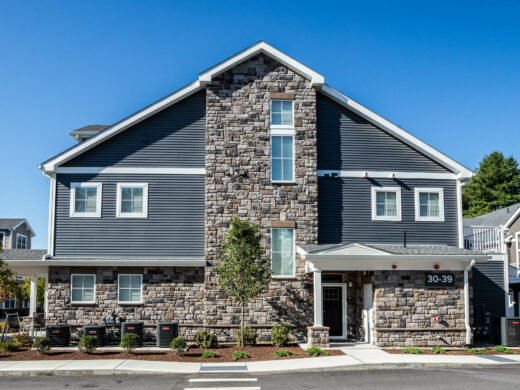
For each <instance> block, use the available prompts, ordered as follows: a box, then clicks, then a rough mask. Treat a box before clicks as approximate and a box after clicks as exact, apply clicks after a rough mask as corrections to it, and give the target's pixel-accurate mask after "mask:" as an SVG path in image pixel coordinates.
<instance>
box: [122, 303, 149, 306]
mask: <svg viewBox="0 0 520 390" xmlns="http://www.w3.org/2000/svg"><path fill="white" fill-rule="evenodd" d="M117 304H118V305H119V306H141V305H143V304H144V303H143V302H118V303H117Z"/></svg>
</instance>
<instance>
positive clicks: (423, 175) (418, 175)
mask: <svg viewBox="0 0 520 390" xmlns="http://www.w3.org/2000/svg"><path fill="white" fill-rule="evenodd" d="M318 176H338V177H352V178H374V179H432V180H456V179H457V175H456V174H454V173H435V172H400V171H396V172H392V171H342V170H337V169H336V170H335V169H319V170H318Z"/></svg>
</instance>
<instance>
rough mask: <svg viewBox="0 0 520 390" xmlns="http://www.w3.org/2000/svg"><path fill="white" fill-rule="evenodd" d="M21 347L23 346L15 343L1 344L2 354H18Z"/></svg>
mask: <svg viewBox="0 0 520 390" xmlns="http://www.w3.org/2000/svg"><path fill="white" fill-rule="evenodd" d="M20 347H21V345H20V344H19V343H15V342H14V341H4V342H2V343H0V352H16V351H18V350H19V349H20Z"/></svg>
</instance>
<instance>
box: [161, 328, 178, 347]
mask: <svg viewBox="0 0 520 390" xmlns="http://www.w3.org/2000/svg"><path fill="white" fill-rule="evenodd" d="M178 336H179V325H178V324H177V323H176V322H159V323H158V324H157V346H158V347H160V348H168V347H169V346H170V343H171V342H172V340H173V339H174V338H175V337H178Z"/></svg>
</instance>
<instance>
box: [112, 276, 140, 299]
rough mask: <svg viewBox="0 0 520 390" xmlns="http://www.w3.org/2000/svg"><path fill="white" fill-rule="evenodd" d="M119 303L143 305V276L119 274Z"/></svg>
mask: <svg viewBox="0 0 520 390" xmlns="http://www.w3.org/2000/svg"><path fill="white" fill-rule="evenodd" d="M117 284H118V293H117V296H118V301H119V302H120V303H141V302H142V297H143V275H141V274H119V275H118V278H117Z"/></svg>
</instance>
